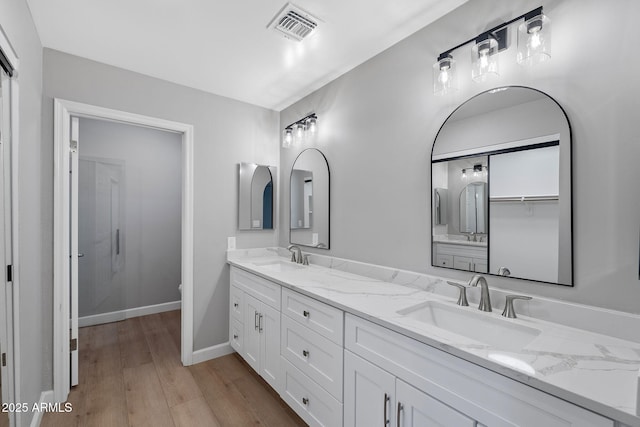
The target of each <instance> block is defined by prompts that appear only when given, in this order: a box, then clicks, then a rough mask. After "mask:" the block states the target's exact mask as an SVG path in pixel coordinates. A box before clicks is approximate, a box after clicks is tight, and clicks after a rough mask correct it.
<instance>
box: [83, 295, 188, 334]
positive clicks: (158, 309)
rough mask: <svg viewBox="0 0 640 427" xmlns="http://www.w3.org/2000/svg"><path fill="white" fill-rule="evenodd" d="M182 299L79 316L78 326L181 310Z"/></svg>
mask: <svg viewBox="0 0 640 427" xmlns="http://www.w3.org/2000/svg"><path fill="white" fill-rule="evenodd" d="M180 305H181V301H172V302H165V303H163V304H156V305H147V306H144V307H136V308H129V309H127V310H119V311H112V312H110V313H101V314H95V315H93V316H85V317H79V318H78V326H79V327H81V328H82V327H84V326H93V325H101V324H103V323H111V322H117V321H119V320H124V319H131V318H132V317H140V316H146V315H148V314H156V313H162V312H163V311H172V310H179V309H180Z"/></svg>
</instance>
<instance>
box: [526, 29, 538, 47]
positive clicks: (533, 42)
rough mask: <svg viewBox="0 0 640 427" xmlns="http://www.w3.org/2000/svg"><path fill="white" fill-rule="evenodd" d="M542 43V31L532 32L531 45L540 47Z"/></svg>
mask: <svg viewBox="0 0 640 427" xmlns="http://www.w3.org/2000/svg"><path fill="white" fill-rule="evenodd" d="M540 44H541V42H540V33H539V32H537V31H536V32H534V33H533V34H531V38H530V39H529V46H531V49H537V48H539V47H540Z"/></svg>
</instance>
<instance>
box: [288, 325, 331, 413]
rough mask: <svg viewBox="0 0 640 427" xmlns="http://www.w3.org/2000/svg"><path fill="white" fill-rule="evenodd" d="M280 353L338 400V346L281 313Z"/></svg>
mask: <svg viewBox="0 0 640 427" xmlns="http://www.w3.org/2000/svg"><path fill="white" fill-rule="evenodd" d="M281 326H282V329H281V330H282V337H281V340H280V343H281V349H280V353H281V354H282V356H283V357H285V358H286V359H287V360H288V361H289V362H291V363H292V364H293V365H294V366H295V367H296V368H298V369H300V371H302V372H303V373H304V374H306V375H307V376H308V377H309V378H311V379H312V380H313V381H315V382H316V383H318V384H319V385H320V386H321V387H323V388H324V389H325V390H327V391H328V392H329V393H331V395H332V396H333V397H335V398H336V399H338V400H339V401H342V369H343V354H342V352H343V350H342V347H341V346H339V345H337V344H335V343H333V342H331V341H329V340H328V339H326V338H325V337H323V336H321V335H319V334H317V333H315V332H313V331H310V330H309V329H308V328H306V327H304V326H302V325H301V324H299V323H297V322H296V321H294V320H292V319H291V318H289V317H288V316H282V324H281Z"/></svg>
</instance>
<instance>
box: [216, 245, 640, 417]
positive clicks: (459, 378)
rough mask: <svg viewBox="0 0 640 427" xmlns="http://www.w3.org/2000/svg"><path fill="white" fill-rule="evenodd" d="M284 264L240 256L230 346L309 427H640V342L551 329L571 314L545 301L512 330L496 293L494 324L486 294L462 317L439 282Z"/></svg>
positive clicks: (273, 256)
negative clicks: (483, 306) (481, 307)
mask: <svg viewBox="0 0 640 427" xmlns="http://www.w3.org/2000/svg"><path fill="white" fill-rule="evenodd" d="M285 254H286V251H284V250H282V249H280V250H278V249H254V250H237V251H230V252H229V253H228V262H229V264H230V265H231V273H230V277H231V298H230V342H231V345H232V346H233V348H234V349H235V350H236V351H237V352H238V353H239V354H240V355H241V356H242V357H243V358H244V359H245V360H246V361H247V362H248V363H249V365H250V366H251V367H253V368H254V369H255V370H256V372H258V373H259V374H260V375H261V376H262V377H263V378H264V379H265V380H266V381H267V382H268V383H269V384H270V385H271V386H272V387H273V388H274V389H275V390H276V391H277V392H278V393H279V394H280V396H281V397H282V398H283V400H284V401H285V402H287V403H288V404H289V405H290V406H291V408H293V409H294V410H295V411H296V412H297V413H298V414H299V415H300V416H301V417H302V418H303V419H304V420H305V421H306V422H307V423H309V424H310V425H313V426H331V427H333V426H342V425H344V426H374V425H396V426H424V425H443V426H454V425H455V426H469V427H472V426H542V425H544V426H580V427H584V426H610V427H624V426H640V417H639V416H638V415H637V412H636V411H637V406H638V390H637V388H638V370H639V368H640V340H637V339H634V338H636V337H635V335H633V334H634V333H635V332H628V334H631V335H628V336H624V337H622V338H626V339H622V338H620V337H619V338H614V337H611V336H605V335H603V334H600V333H595V332H592V331H587V330H581V329H576V328H574V327H571V326H566V325H563V324H559V323H555V322H550V321H548V319H547V320H545V319H544V313H546V314H547V315H549V316H552V315H553V314H554V313H559V312H562V307H559V306H558V305H559V304H560V305H561V304H564V303H562V302H558V301H551V300H547V301H544V300H542V299H534V300H532V301H526V302H519V303H518V304H517V305H516V310H517V311H518V318H517V319H506V318H503V317H501V316H500V311H501V309H502V306H503V305H504V295H503V294H502V293H501V292H500V291H498V290H493V289H492V290H491V296H492V298H494V312H492V313H483V312H480V311H478V310H477V293H476V292H475V291H476V290H477V289H475V288H474V289H469V300H470V306H469V307H460V306H457V305H456V304H455V297H456V296H457V294H456V292H457V289H455V288H453V287H451V286H449V285H447V284H446V282H445V281H444V280H443V279H441V278H437V277H431V276H426V275H421V274H418V273H411V272H406V271H399V270H393V269H389V268H384V267H378V266H372V265H367V264H363V263H358V262H352V261H346V260H340V259H335V258H331V257H325V256H318V255H312V262H311V264H312V265H310V266H301V265H298V264H296V263H292V262H290V261H289V259H288V258H286V257H285V256H284V255H285ZM489 284H490V285H491V280H489ZM581 309H582V310H597V309H593V308H590V307H583V308H580V307H578V308H576V307H575V306H572V307H569V308H567V310H570V314H571V315H572V316H567V317H574V318H575V317H580V314H579V311H576V310H581ZM571 310H573V311H571ZM540 313H542V314H543V315H542V316H540V315H539V314H540ZM530 314H535V316H529V315H530ZM583 315H584V314H583ZM588 315H589V316H590V317H591V318H599V319H604V317H603V316H612V317H611V319H609V320H610V322H609V323H610V324H615V323H616V322H619V321H622V320H624V321H628V322H631V325H630V327H632V326H635V327H636V329H635V330H638V328H637V326H638V325H640V318H639V317H638V316H632V315H625V314H621V313H615V312H598V313H588ZM616 316H617V317H616ZM625 316H626V317H625ZM600 323H603V322H600ZM604 323H606V322H604Z"/></svg>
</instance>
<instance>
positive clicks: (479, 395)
mask: <svg viewBox="0 0 640 427" xmlns="http://www.w3.org/2000/svg"><path fill="white" fill-rule="evenodd" d="M352 353H353V354H352ZM344 393H345V402H344V403H345V417H344V420H345V421H344V422H345V424H344V425H345V426H366V425H384V424H383V423H382V419H383V417H384V416H385V412H384V411H386V420H389V421H390V423H389V424H387V425H394V424H395V425H397V426H408V425H425V424H424V423H425V422H424V421H423V420H424V419H428V418H422V417H429V416H430V417H433V418H434V419H435V420H437V422H439V423H440V424H441V425H456V426H458V425H460V426H465V425H468V426H474V425H476V424H475V423H478V425H487V426H491V427H502V426H505V427H506V426H521V427H527V426H536V427H538V426H545V427H560V426H563V427H567V426H575V427H605V426H606V427H613V426H614V422H613V421H612V420H610V419H607V418H604V417H602V416H600V415H598V414H595V413H593V412H591V411H588V410H586V409H583V408H580V407H578V406H575V405H572V404H570V403H568V402H566V401H563V400H560V399H558V398H555V397H553V396H551V395H548V394H546V393H544V392H541V391H539V390H536V389H534V388H532V387H529V386H526V385H524V384H522V383H519V382H517V381H514V380H511V379H509V378H506V377H504V376H502V375H499V374H496V373H494V372H492V371H489V370H487V369H485V368H482V367H480V366H477V365H474V364H472V363H470V362H467V361H464V360H462V359H459V358H457V357H455V356H452V355H450V354H448V353H445V352H442V351H440V350H437V349H435V348H433V347H430V346H428V345H425V344H423V343H421V342H419V341H416V340H414V339H411V338H408V337H406V336H404V335H401V334H399V333H396V332H393V331H391V330H389V329H387V328H383V327H381V326H379V325H376V324H373V323H371V322H368V321H366V320H364V319H361V318H359V317H356V316H353V315H350V314H347V315H346V316H345V391H344ZM385 394H386V396H385ZM383 403H384V404H383ZM399 404H400V405H401V407H402V410H401V411H400V413H399V414H398V408H399V406H398V405H399ZM423 405H424V406H423ZM425 408H429V409H425ZM398 415H400V418H399V419H398ZM451 420H454V421H451ZM398 422H399V423H400V424H398ZM412 422H413V424H411V423H412ZM437 422H436V421H429V422H427V423H426V425H438V424H437Z"/></svg>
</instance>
